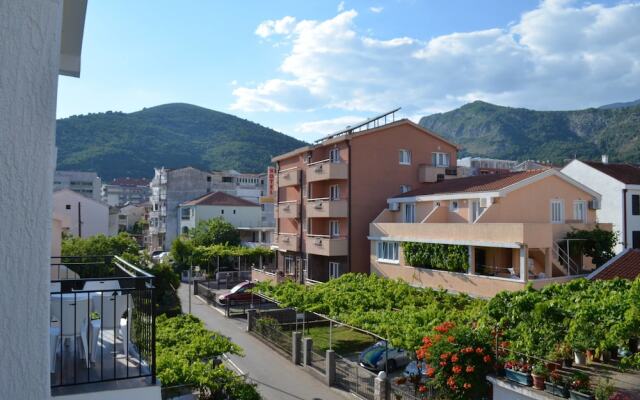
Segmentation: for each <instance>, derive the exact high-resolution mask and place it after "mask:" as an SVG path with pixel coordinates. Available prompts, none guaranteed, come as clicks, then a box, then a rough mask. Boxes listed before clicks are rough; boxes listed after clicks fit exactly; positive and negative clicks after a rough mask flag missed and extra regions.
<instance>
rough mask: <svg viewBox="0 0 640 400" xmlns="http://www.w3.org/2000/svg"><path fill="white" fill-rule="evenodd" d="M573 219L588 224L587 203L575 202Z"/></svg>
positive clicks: (582, 201)
mask: <svg viewBox="0 0 640 400" xmlns="http://www.w3.org/2000/svg"><path fill="white" fill-rule="evenodd" d="M573 219H575V220H576V221H580V222H583V223H584V222H587V202H586V201H584V200H576V201H574V202H573Z"/></svg>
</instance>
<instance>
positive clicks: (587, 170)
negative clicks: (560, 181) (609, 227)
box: [562, 160, 630, 253]
mask: <svg viewBox="0 0 640 400" xmlns="http://www.w3.org/2000/svg"><path fill="white" fill-rule="evenodd" d="M562 173H564V174H566V175H567V176H569V177H571V178H573V179H575V180H576V181H578V182H580V183H582V184H583V185H585V186H587V187H588V188H590V189H592V190H595V191H596V192H598V193H600V195H601V196H602V200H601V202H600V209H599V210H597V212H596V218H597V219H598V222H602V223H611V224H613V230H614V231H616V232H618V233H619V234H622V225H623V219H622V189H623V188H624V184H622V183H621V182H619V181H617V180H616V179H613V178H612V177H610V176H609V175H607V174H604V173H602V172H600V171H598V170H597V169H595V168H591V167H590V166H588V165H587V164H584V163H583V162H581V161H579V160H573V161H571V162H570V163H569V164H567V166H565V167H564V168H563V169H562ZM629 201H630V200H629ZM629 206H630V203H629ZM620 242H622V237H621V238H620ZM622 250H623V246H622V244H621V243H620V244H618V245H617V246H616V248H615V252H616V253H619V252H621V251H622Z"/></svg>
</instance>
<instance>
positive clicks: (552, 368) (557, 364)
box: [545, 360, 562, 373]
mask: <svg viewBox="0 0 640 400" xmlns="http://www.w3.org/2000/svg"><path fill="white" fill-rule="evenodd" d="M561 366H562V360H560V361H554V362H548V363H546V364H545V367H547V369H548V370H549V373H551V372H553V371H555V370H556V369H558V368H560V367H561Z"/></svg>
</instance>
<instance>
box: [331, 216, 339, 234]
mask: <svg viewBox="0 0 640 400" xmlns="http://www.w3.org/2000/svg"><path fill="white" fill-rule="evenodd" d="M329 230H330V231H331V236H332V237H336V236H340V223H339V222H338V221H336V220H332V221H330V222H329Z"/></svg>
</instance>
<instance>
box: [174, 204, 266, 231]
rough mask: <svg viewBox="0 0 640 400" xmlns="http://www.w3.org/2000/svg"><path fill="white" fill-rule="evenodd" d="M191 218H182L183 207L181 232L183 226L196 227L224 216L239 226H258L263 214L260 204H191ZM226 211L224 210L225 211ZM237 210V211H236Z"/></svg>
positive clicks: (180, 214)
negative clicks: (250, 205)
mask: <svg viewBox="0 0 640 400" xmlns="http://www.w3.org/2000/svg"><path fill="white" fill-rule="evenodd" d="M190 208H191V209H192V211H191V219H189V220H183V219H182V207H181V209H180V210H179V211H178V220H179V221H180V232H182V229H183V227H188V228H189V229H191V228H194V227H195V226H196V225H197V224H198V222H200V221H207V220H210V219H212V218H219V217H222V218H223V219H224V220H225V221H227V222H229V223H230V224H232V225H233V226H235V227H236V228H237V227H247V228H252V227H257V226H260V221H261V219H262V214H261V210H260V206H255V207H240V206H190ZM223 211H224V212H223ZM234 211H235V213H234Z"/></svg>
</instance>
